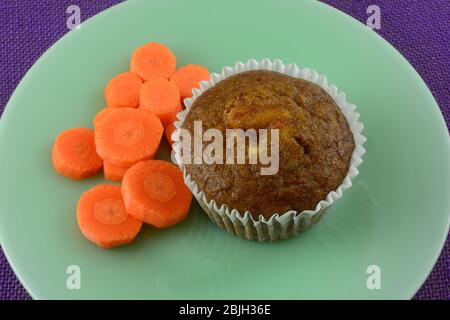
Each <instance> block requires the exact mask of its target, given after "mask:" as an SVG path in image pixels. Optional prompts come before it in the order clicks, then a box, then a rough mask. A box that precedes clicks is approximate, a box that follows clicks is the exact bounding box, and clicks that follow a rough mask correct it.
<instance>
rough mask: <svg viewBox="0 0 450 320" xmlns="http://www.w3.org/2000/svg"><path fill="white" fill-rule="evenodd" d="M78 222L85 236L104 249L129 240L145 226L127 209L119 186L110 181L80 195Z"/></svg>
mask: <svg viewBox="0 0 450 320" xmlns="http://www.w3.org/2000/svg"><path fill="white" fill-rule="evenodd" d="M77 221H78V226H79V227H80V230H81V232H82V233H83V235H84V236H85V237H86V238H87V239H88V240H90V241H92V242H94V243H95V244H96V245H98V246H99V247H101V248H104V249H107V248H112V247H116V246H120V245H123V244H126V243H130V242H131V241H133V239H134V238H135V237H136V235H137V234H138V232H139V230H140V229H141V226H142V221H139V220H138V219H136V218H134V217H133V216H131V215H129V214H128V212H127V211H126V209H125V205H124V202H123V199H122V194H121V191H120V187H119V186H113V185H108V184H100V185H97V186H96V187H94V188H92V189H90V190H88V191H86V192H85V193H83V194H82V195H81V197H80V199H79V200H78V205H77Z"/></svg>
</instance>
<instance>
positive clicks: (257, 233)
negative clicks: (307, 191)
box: [172, 59, 366, 241]
mask: <svg viewBox="0 0 450 320" xmlns="http://www.w3.org/2000/svg"><path fill="white" fill-rule="evenodd" d="M250 70H270V71H275V72H279V73H282V74H286V75H288V76H291V77H294V78H299V79H304V80H307V81H310V82H312V83H315V84H317V85H319V86H320V87H321V88H322V89H324V90H325V91H326V92H327V93H328V94H329V95H330V96H331V97H332V98H333V99H334V101H335V102H336V104H337V105H338V106H339V108H340V109H341V111H342V113H343V114H344V116H345V117H346V119H347V121H348V124H349V126H350V129H351V131H352V133H353V137H354V140H355V149H354V151H353V154H352V158H351V160H350V166H349V170H348V173H347V176H346V177H345V178H344V180H343V182H342V184H341V185H340V186H339V187H338V188H337V189H336V190H335V191H331V192H330V193H328V195H327V196H326V198H325V199H323V200H322V201H320V202H319V203H318V204H317V205H316V207H315V209H314V210H305V211H302V212H298V211H293V210H291V211H287V212H285V213H282V214H278V213H276V214H274V215H273V216H271V217H270V219H268V220H266V219H265V218H264V217H263V216H262V215H260V216H259V219H258V220H255V219H254V218H253V216H252V215H251V214H250V212H248V211H246V212H244V213H243V214H242V213H240V212H239V211H238V210H236V209H233V208H229V207H228V206H227V205H226V204H223V205H221V206H219V205H218V204H217V203H216V202H215V201H214V199H207V198H206V196H205V193H204V192H203V191H202V190H199V188H198V186H197V184H196V182H195V181H193V180H192V179H191V177H190V176H189V174H187V172H186V168H185V166H184V165H183V163H182V162H181V155H180V147H181V146H180V144H181V142H180V130H179V128H181V126H182V124H183V122H184V120H185V118H186V115H187V114H188V113H189V109H190V107H191V105H192V104H193V103H194V101H195V100H196V99H197V98H198V97H199V96H200V95H201V94H202V93H203V92H205V91H206V90H208V89H209V88H211V87H213V86H214V85H216V84H217V83H218V82H220V81H222V80H224V79H226V78H228V77H230V76H232V75H235V74H237V73H241V72H245V71H250ZM184 103H185V106H186V109H185V110H184V111H182V112H180V113H178V115H177V118H178V119H179V120H178V121H176V122H175V123H174V125H175V127H176V129H177V130H175V131H174V133H173V134H172V139H173V141H174V144H173V150H174V156H175V161H176V162H177V164H178V165H179V167H180V168H181V170H182V171H183V175H184V181H185V183H186V185H187V186H188V188H189V189H190V190H191V192H192V193H193V195H194V197H195V198H196V199H197V201H198V203H199V204H200V206H201V207H202V208H203V210H204V211H205V212H206V213H207V214H208V216H209V218H210V219H211V220H212V221H213V222H215V223H216V224H217V225H218V226H219V227H221V228H222V229H225V230H226V231H228V232H229V233H231V234H234V235H236V236H238V237H240V238H244V239H248V240H258V241H264V240H272V241H273V240H280V239H287V238H290V237H292V236H295V235H297V234H299V233H301V232H303V231H305V230H307V229H309V228H310V227H311V226H312V225H313V224H314V223H316V222H317V221H318V220H319V218H320V217H321V216H322V215H323V213H324V212H325V210H326V209H327V208H328V207H329V206H330V205H332V204H333V203H334V202H335V201H336V200H338V199H339V198H341V197H342V194H343V192H344V191H345V190H347V189H348V188H350V187H351V186H352V181H351V180H352V179H353V178H354V177H356V176H357V175H358V173H359V172H358V169H357V168H358V166H359V165H360V164H361V163H362V161H363V160H362V156H363V154H364V153H365V149H364V148H363V144H364V142H365V141H366V138H365V137H364V136H363V134H362V131H363V124H362V123H361V122H359V121H358V118H359V113H357V112H356V111H355V109H356V107H355V105H353V104H351V103H349V102H347V100H346V98H345V94H344V93H343V92H339V91H338V89H337V87H336V86H335V85H330V84H328V82H327V78H326V77H325V76H324V75H319V74H318V73H317V72H316V71H314V70H311V69H308V68H304V69H302V68H299V67H298V66H297V65H295V64H289V65H284V64H283V62H282V61H281V60H278V59H277V60H274V61H270V60H269V59H263V60H262V61H256V60H254V59H250V60H249V61H248V62H247V63H243V62H237V63H236V64H235V66H234V67H224V68H223V69H222V72H221V73H212V74H211V78H210V80H209V81H202V82H200V89H194V90H193V96H192V97H191V98H187V99H185V100H184Z"/></svg>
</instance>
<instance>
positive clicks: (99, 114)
mask: <svg viewBox="0 0 450 320" xmlns="http://www.w3.org/2000/svg"><path fill="white" fill-rule="evenodd" d="M111 110H114V108H113V107H108V106H106V107H104V108H103V109H102V110H100V111H99V112H98V113H97V114H96V115H95V117H94V120H93V121H92V123H93V124H94V127H95V124H96V123H97V122H98V121H99V120H100V119H101V118H102V117H103V116H104V115H105V114H106V113H107V112H109V111H111Z"/></svg>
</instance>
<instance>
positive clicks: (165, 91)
mask: <svg viewBox="0 0 450 320" xmlns="http://www.w3.org/2000/svg"><path fill="white" fill-rule="evenodd" d="M139 107H140V108H142V109H144V110H148V111H150V112H152V113H153V114H156V115H157V116H158V117H159V118H160V119H161V122H162V124H163V126H164V127H165V126H166V125H168V124H169V123H170V122H171V121H172V119H173V118H174V114H176V113H177V112H178V111H177V110H180V90H179V89H178V87H177V86H176V85H175V84H174V83H173V82H171V81H169V80H167V79H165V78H154V79H151V80H149V81H147V82H145V83H144V84H143V85H142V88H141V98H140V103H139Z"/></svg>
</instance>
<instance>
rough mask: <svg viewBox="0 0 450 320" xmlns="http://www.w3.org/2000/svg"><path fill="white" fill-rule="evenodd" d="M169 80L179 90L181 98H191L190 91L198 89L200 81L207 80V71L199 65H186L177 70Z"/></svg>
mask: <svg viewBox="0 0 450 320" xmlns="http://www.w3.org/2000/svg"><path fill="white" fill-rule="evenodd" d="M170 80H172V81H173V82H175V84H176V85H177V86H178V88H180V94H181V97H182V98H183V99H184V98H190V97H192V89H194V88H199V87H200V81H203V80H209V71H208V69H206V68H205V67H203V66H201V65H199V64H187V65H185V66H183V67H181V68H178V69H177V70H176V71H175V72H174V73H173V74H172V75H171V77H170Z"/></svg>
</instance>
